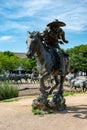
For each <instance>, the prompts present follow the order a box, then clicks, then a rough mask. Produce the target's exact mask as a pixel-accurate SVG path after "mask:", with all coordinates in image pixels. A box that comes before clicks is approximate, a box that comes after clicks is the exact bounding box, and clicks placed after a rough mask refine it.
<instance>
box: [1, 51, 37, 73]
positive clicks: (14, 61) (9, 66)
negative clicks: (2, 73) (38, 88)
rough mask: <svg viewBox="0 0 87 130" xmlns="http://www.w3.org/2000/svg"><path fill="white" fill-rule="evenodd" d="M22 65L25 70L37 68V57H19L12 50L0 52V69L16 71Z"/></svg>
mask: <svg viewBox="0 0 87 130" xmlns="http://www.w3.org/2000/svg"><path fill="white" fill-rule="evenodd" d="M19 66H21V67H22V68H23V69H24V70H25V71H28V70H29V69H30V68H32V69H34V68H36V59H35V57H33V58H32V59H28V58H19V57H17V56H15V55H14V53H12V52H10V51H6V52H3V53H0V70H9V71H14V70H16V69H17V68H18V67H19Z"/></svg>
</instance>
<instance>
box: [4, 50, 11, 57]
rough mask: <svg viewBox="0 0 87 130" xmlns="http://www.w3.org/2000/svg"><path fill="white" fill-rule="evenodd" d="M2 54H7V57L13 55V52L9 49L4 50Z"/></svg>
mask: <svg viewBox="0 0 87 130" xmlns="http://www.w3.org/2000/svg"><path fill="white" fill-rule="evenodd" d="M3 54H4V55H6V56H8V57H11V56H14V53H13V52H10V51H5V52H4V53H3Z"/></svg>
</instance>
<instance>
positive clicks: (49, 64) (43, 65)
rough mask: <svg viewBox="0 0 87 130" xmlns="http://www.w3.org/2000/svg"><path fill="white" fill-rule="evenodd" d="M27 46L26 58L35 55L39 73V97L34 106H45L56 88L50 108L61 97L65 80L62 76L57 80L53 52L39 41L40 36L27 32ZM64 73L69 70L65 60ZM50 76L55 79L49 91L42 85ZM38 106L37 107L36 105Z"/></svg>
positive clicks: (56, 68)
mask: <svg viewBox="0 0 87 130" xmlns="http://www.w3.org/2000/svg"><path fill="white" fill-rule="evenodd" d="M26 44H27V48H28V51H27V54H26V55H27V57H28V58H31V57H32V56H33V55H34V54H35V55H36V59H37V68H38V71H39V84H40V87H39V90H40V96H39V98H38V99H37V100H35V101H34V103H35V105H36V106H39V107H40V105H42V106H43V105H44V104H45V105H46V104H47V102H48V100H47V97H48V95H49V94H51V93H52V91H53V90H54V89H55V88H57V87H58V90H57V92H56V94H55V95H54V96H53V99H52V102H50V103H49V104H50V106H54V104H57V99H58V98H59V95H61V97H63V95H62V93H63V83H64V79H65V75H64V76H60V80H59V79H58V67H55V66H56V58H55V56H54V54H53V50H52V48H51V47H46V44H45V43H43V42H42V41H41V35H40V33H39V32H28V38H27V40H26ZM66 61H67V62H66V66H65V68H66V72H65V73H67V71H68V69H69V61H68V59H67V58H66ZM50 75H52V76H53V77H54V79H55V85H54V86H52V87H51V88H50V89H49V90H47V89H48V87H47V86H46V85H45V84H44V82H45V80H47V78H48V77H49V76H50ZM37 104H39V105H37Z"/></svg>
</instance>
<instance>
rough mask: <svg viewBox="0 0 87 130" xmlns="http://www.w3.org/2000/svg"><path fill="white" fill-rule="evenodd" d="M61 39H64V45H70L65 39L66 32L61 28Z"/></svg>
mask: <svg viewBox="0 0 87 130" xmlns="http://www.w3.org/2000/svg"><path fill="white" fill-rule="evenodd" d="M60 39H62V41H63V42H64V43H68V40H66V39H65V32H64V31H63V30H62V29H61V28H60ZM60 44H61V43H60Z"/></svg>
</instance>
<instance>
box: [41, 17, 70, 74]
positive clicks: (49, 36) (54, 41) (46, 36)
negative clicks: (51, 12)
mask: <svg viewBox="0 0 87 130" xmlns="http://www.w3.org/2000/svg"><path fill="white" fill-rule="evenodd" d="M63 26H66V24H65V23H64V22H61V21H58V20H57V19H56V20H54V21H53V22H51V23H49V24H47V28H46V29H45V30H44V31H43V33H42V36H43V41H44V42H45V43H46V44H47V45H48V46H51V47H52V48H53V49H54V52H55V53H56V54H55V56H56V57H57V60H59V63H60V69H59V73H60V74H61V75H64V73H65V65H64V55H67V54H65V53H64V52H63V51H62V50H61V48H60V46H59V44H64V43H68V41H67V40H66V39H65V32H64V31H63V30H62V28H60V27H63Z"/></svg>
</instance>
